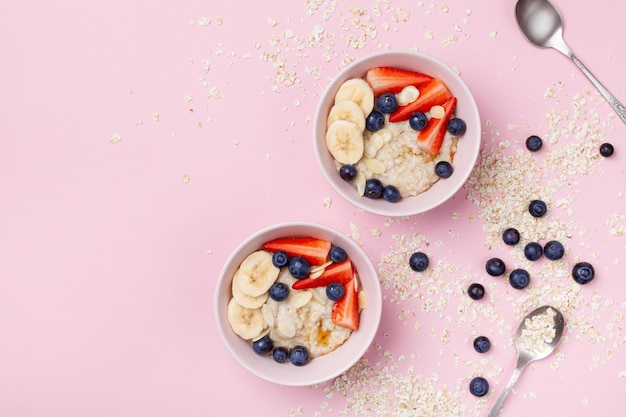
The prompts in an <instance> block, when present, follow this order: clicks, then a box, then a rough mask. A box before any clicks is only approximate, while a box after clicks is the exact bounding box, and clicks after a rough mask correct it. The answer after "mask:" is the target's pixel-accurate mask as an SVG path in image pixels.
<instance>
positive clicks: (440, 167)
mask: <svg viewBox="0 0 626 417" xmlns="http://www.w3.org/2000/svg"><path fill="white" fill-rule="evenodd" d="M453 172H454V168H452V164H451V163H450V162H448V161H439V162H437V164H436V165H435V174H437V176H438V177H439V178H450V176H451V175H452V173H453Z"/></svg>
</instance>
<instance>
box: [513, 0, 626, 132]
mask: <svg viewBox="0 0 626 417" xmlns="http://www.w3.org/2000/svg"><path fill="white" fill-rule="evenodd" d="M515 18H516V19H517V24H518V25H519V28H520V30H521V31H522V33H523V34H524V36H525V37H526V39H528V41H530V42H531V43H533V44H534V45H536V46H539V47H541V48H553V49H556V50H557V51H559V52H561V53H562V54H564V55H565V56H567V57H568V58H570V59H571V60H572V61H573V62H574V64H576V66H577V67H578V68H580V70H581V71H582V72H583V74H585V75H586V76H587V78H588V79H589V81H591V83H592V84H593V85H594V86H595V87H596V88H597V89H598V91H599V92H600V94H602V95H603V96H604V98H605V99H606V101H608V103H609V104H610V105H611V107H613V110H615V113H617V115H618V116H619V118H620V119H622V121H623V122H624V123H626V107H624V105H622V103H620V102H619V101H618V100H617V99H616V98H615V97H614V96H613V95H612V94H611V93H610V92H609V90H607V89H606V87H604V86H603V85H602V83H600V81H598V79H597V78H596V77H595V76H594V75H593V74H592V73H591V72H590V71H589V70H588V69H587V67H585V66H584V65H583V63H582V62H580V60H579V59H578V58H577V57H576V56H575V55H574V53H573V52H572V50H571V49H570V48H569V47H568V46H567V44H566V43H565V40H564V39H563V19H562V18H561V14H560V13H559V11H558V10H557V9H556V8H555V7H554V6H553V5H552V3H550V2H549V1H548V0H518V1H517V4H516V5H515Z"/></svg>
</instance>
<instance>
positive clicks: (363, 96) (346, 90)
mask: <svg viewBox="0 0 626 417" xmlns="http://www.w3.org/2000/svg"><path fill="white" fill-rule="evenodd" d="M344 100H348V101H354V102H355V103H356V104H358V105H359V107H361V110H363V114H364V116H365V117H367V115H368V114H370V113H371V112H372V110H373V109H374V90H372V87H370V85H369V84H368V83H367V81H365V80H364V79H363V78H351V79H349V80H346V81H344V82H343V84H341V85H340V86H339V89H338V90H337V93H335V103H339V102H340V101H344Z"/></svg>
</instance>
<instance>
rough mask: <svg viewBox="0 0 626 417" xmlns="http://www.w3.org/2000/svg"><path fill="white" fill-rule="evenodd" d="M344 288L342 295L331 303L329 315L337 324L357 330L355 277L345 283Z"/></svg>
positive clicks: (357, 310)
mask: <svg viewBox="0 0 626 417" xmlns="http://www.w3.org/2000/svg"><path fill="white" fill-rule="evenodd" d="M344 290H345V294H344V296H343V297H342V298H341V299H340V300H339V301H337V302H335V304H334V305H333V309H332V311H331V316H330V317H331V319H332V322H333V323H334V324H336V325H338V326H341V327H345V328H348V329H351V330H357V329H358V328H359V295H358V291H357V284H356V279H351V280H350V281H348V282H347V283H345V284H344Z"/></svg>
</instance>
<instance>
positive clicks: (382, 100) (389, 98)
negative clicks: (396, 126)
mask: <svg viewBox="0 0 626 417" xmlns="http://www.w3.org/2000/svg"><path fill="white" fill-rule="evenodd" d="M376 107H377V108H378V111H379V112H381V113H384V114H389V113H393V112H394V111H396V109H397V108H398V100H397V99H396V95H395V94H393V93H389V92H387V93H382V94H381V95H379V96H378V98H377V99H376Z"/></svg>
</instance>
